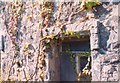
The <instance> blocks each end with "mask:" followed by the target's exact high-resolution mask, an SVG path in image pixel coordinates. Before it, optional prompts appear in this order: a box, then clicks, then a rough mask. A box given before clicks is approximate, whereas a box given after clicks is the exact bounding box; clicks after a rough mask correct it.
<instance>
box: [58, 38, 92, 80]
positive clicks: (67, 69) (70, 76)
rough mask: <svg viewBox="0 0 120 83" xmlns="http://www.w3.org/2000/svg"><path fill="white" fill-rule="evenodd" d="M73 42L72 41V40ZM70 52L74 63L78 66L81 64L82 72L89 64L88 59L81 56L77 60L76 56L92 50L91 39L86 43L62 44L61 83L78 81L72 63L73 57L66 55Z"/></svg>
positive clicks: (68, 42) (70, 42)
mask: <svg viewBox="0 0 120 83" xmlns="http://www.w3.org/2000/svg"><path fill="white" fill-rule="evenodd" d="M71 40H72V39H71ZM68 49H69V50H70V51H71V52H72V53H73V56H72V57H73V62H74V65H75V66H76V64H77V63H79V70H82V69H83V68H84V67H85V65H86V64H87V59H88V57H86V56H81V57H79V60H76V56H77V54H78V53H80V52H88V51H89V50H90V42H89V39H87V40H86V41H79V40H77V41H73V40H72V41H70V40H69V41H66V42H64V41H63V42H62V54H61V56H60V80H61V81H76V80H77V73H76V72H75V71H76V70H75V68H74V66H73V62H71V55H70V54H67V53H65V51H66V50H68Z"/></svg>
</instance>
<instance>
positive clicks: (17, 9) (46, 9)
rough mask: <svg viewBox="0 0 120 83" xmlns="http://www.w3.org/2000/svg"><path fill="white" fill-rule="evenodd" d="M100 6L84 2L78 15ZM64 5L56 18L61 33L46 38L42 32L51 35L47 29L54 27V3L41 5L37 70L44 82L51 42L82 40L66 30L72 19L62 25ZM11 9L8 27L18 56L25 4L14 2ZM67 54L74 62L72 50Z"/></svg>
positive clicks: (25, 47) (85, 0) (78, 35)
mask: <svg viewBox="0 0 120 83" xmlns="http://www.w3.org/2000/svg"><path fill="white" fill-rule="evenodd" d="M99 4H100V2H99V1H98V0H95V1H94V2H91V0H83V1H82V2H80V9H79V10H78V12H77V13H79V12H82V11H84V10H89V11H90V10H92V9H93V7H95V6H97V5H99ZM63 5H64V3H61V4H60V5H59V8H58V15H57V18H56V20H54V22H55V25H56V27H57V28H59V29H60V30H59V32H58V33H57V34H47V35H46V36H43V34H44V33H43V31H42V30H43V29H45V31H46V32H47V33H49V30H47V28H48V27H50V26H52V24H51V21H52V20H51V18H52V16H53V13H54V2H50V1H49V0H47V1H43V2H42V5H40V7H41V10H40V14H39V16H40V19H39V31H40V37H39V50H38V58H37V62H39V64H40V66H39V67H38V64H36V69H37V68H39V69H40V70H41V72H40V78H41V80H42V81H44V77H45V76H44V70H45V67H46V60H45V58H46V55H45V52H46V50H47V49H49V48H50V47H51V45H50V43H51V41H52V42H53V41H54V42H56V43H57V41H58V40H59V39H60V40H64V38H66V37H77V38H80V34H79V32H78V33H77V32H73V31H70V30H69V31H68V30H67V31H66V30H65V29H64V26H66V25H68V24H71V21H70V20H71V19H69V20H68V21H67V22H65V23H61V21H60V15H61V12H62V8H63ZM11 8H12V12H11V14H10V18H6V20H9V22H8V25H7V26H8V34H9V35H10V38H11V41H12V44H13V47H14V48H15V49H16V51H15V53H14V54H15V55H18V54H19V46H18V43H17V42H16V39H17V35H18V31H19V30H18V28H17V25H18V20H19V19H21V14H22V13H23V12H24V9H25V8H24V4H23V2H22V1H20V2H19V1H15V2H12V4H11ZM6 10H8V11H9V7H8V6H6ZM77 13H72V14H70V17H72V16H73V15H76V14H77ZM30 18H31V16H28V19H30ZM85 20H86V19H84V20H82V21H85ZM28 46H29V45H26V46H24V52H26V51H27V50H28ZM67 52H68V53H70V54H71V61H72V62H73V58H72V56H73V54H72V53H71V51H70V50H68V51H67ZM81 55H86V54H84V53H80V54H78V56H81ZM87 55H90V53H88V54H87ZM89 58H90V56H89ZM89 58H88V64H87V65H89V64H90V59H89ZM13 61H14V60H13ZM73 66H74V63H73ZM74 68H75V66H74ZM35 72H37V71H35ZM9 73H10V72H9ZM82 73H83V74H88V73H89V74H91V71H89V72H87V70H86V68H85V69H84V70H83V71H82ZM8 76H10V75H8ZM80 76H81V74H79V76H78V77H80ZM8 78H9V77H8ZM28 80H29V79H28ZM78 80H79V79H78Z"/></svg>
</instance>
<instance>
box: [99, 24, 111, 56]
mask: <svg viewBox="0 0 120 83" xmlns="http://www.w3.org/2000/svg"><path fill="white" fill-rule="evenodd" d="M97 25H98V30H99V40H100V42H99V46H100V50H99V52H100V53H101V54H105V53H106V51H107V41H108V39H109V36H110V31H109V30H108V29H106V27H105V26H104V25H103V24H102V23H100V22H98V23H97Z"/></svg>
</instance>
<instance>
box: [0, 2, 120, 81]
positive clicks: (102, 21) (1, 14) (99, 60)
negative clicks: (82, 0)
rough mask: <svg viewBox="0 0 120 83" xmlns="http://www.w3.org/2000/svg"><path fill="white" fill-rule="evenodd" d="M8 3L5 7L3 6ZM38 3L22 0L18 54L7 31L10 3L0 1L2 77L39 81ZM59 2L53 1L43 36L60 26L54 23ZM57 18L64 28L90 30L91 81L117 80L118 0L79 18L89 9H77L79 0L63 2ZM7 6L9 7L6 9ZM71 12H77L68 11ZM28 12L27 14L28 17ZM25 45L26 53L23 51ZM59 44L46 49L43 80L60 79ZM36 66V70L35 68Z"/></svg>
mask: <svg viewBox="0 0 120 83" xmlns="http://www.w3.org/2000/svg"><path fill="white" fill-rule="evenodd" d="M6 4H7V7H6ZM40 4H41V3H37V2H24V4H23V5H24V12H23V13H22V14H21V18H20V20H18V25H17V28H18V33H17V34H18V36H17V37H16V39H15V40H16V42H17V46H18V50H17V51H18V52H19V53H18V55H17V56H15V53H14V51H15V49H13V48H12V47H13V46H12V40H11V39H10V35H9V34H8V30H9V26H10V25H9V22H10V21H9V20H7V18H9V17H10V15H11V8H12V7H11V3H5V2H2V1H0V51H1V53H0V57H1V60H0V61H1V79H2V80H3V81H7V80H17V81H27V80H28V81H40V80H41V79H40V77H39V72H41V71H40V70H39V69H37V68H36V64H39V62H37V58H38V49H39V48H38V47H39V37H40V31H39V21H40V16H39V13H40V10H41V8H40ZM60 4H61V3H60V2H59V3H57V2H55V4H54V12H53V15H52V18H51V25H50V26H49V27H48V28H47V29H48V30H49V33H47V32H46V31H45V30H46V29H44V28H43V33H44V36H46V35H47V34H53V33H54V34H57V33H58V32H59V30H60V29H59V28H58V27H57V26H56V24H55V20H56V19H57V16H58V13H59V11H58V9H59V6H60ZM62 4H63V6H62V9H61V14H60V16H59V18H60V22H61V24H62V23H65V22H68V21H69V24H67V25H65V26H64V27H65V29H66V31H67V30H68V31H69V30H71V31H74V32H80V31H89V33H90V44H91V57H92V81H119V80H120V49H119V48H120V47H119V46H120V41H118V39H119V38H118V36H119V35H118V33H119V30H118V29H119V26H118V24H120V23H119V21H120V19H119V18H120V17H119V12H118V9H119V8H120V7H119V3H118V2H117V3H112V4H109V3H102V5H100V6H97V7H96V11H94V12H93V14H94V17H93V18H90V19H87V20H85V21H82V20H83V19H84V17H85V16H86V15H87V14H89V13H88V12H80V14H79V13H76V12H77V11H79V3H75V2H65V3H62ZM8 9H9V11H8ZM71 13H76V14H74V15H71ZM28 16H30V18H28ZM26 45H28V52H27V53H28V54H26V52H25V51H24V48H25V46H26ZM58 55H59V47H58V46H57V44H55V45H53V46H52V47H51V49H49V50H48V52H47V53H46V56H47V57H46V70H45V78H44V79H45V80H47V81H59V80H60V78H59V75H60V72H59V71H60V70H59V56H58ZM36 69H37V71H36Z"/></svg>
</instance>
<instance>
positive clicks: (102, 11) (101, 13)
mask: <svg viewBox="0 0 120 83" xmlns="http://www.w3.org/2000/svg"><path fill="white" fill-rule="evenodd" d="M103 5H105V6H109V3H107V2H106V3H102V4H101V5H100V6H97V7H96V11H94V14H95V18H99V19H100V18H101V19H105V16H106V15H108V14H109V13H110V12H111V11H112V9H110V10H107V9H106V8H105V7H104V6H103Z"/></svg>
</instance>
